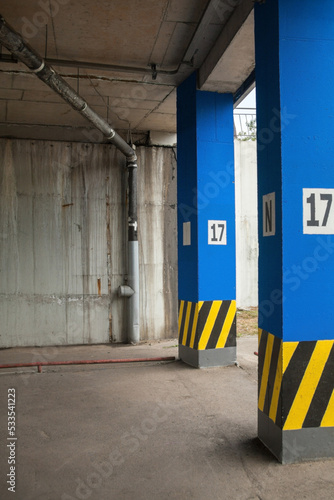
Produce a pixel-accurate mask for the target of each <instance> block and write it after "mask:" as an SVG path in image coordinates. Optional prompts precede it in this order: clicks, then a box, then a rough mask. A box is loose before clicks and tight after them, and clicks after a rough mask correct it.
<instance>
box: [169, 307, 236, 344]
mask: <svg viewBox="0 0 334 500" xmlns="http://www.w3.org/2000/svg"><path fill="white" fill-rule="evenodd" d="M179 342H180V344H181V345H184V346H187V347H190V348H192V349H197V350H207V349H223V348H225V347H232V346H235V345H236V302H235V301H234V300H232V301H231V300H214V301H201V302H198V303H194V302H187V301H182V300H181V301H180V304H179Z"/></svg>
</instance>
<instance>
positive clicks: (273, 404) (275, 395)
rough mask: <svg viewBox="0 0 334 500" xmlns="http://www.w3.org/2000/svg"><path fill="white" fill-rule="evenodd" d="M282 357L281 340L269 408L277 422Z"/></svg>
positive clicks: (270, 415)
mask: <svg viewBox="0 0 334 500" xmlns="http://www.w3.org/2000/svg"><path fill="white" fill-rule="evenodd" d="M281 359H282V342H280V349H279V353H278V358H277V365H276V374H275V381H274V388H273V392H272V397H271V401H270V408H269V418H270V419H271V420H272V421H273V422H276V418H277V412H278V409H279V401H280V393H281V386H282V377H283V373H282V363H281V362H280V360H281Z"/></svg>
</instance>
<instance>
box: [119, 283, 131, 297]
mask: <svg viewBox="0 0 334 500" xmlns="http://www.w3.org/2000/svg"><path fill="white" fill-rule="evenodd" d="M134 293H135V292H134V290H132V288H131V286H128V285H121V286H120V287H118V296H119V297H127V298H130V297H132V295H133V294H134Z"/></svg>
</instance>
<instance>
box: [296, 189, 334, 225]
mask: <svg viewBox="0 0 334 500" xmlns="http://www.w3.org/2000/svg"><path fill="white" fill-rule="evenodd" d="M333 198H334V189H319V188H315V189H306V188H305V189H303V233H304V234H334V206H333Z"/></svg>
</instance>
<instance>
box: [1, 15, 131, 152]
mask: <svg viewBox="0 0 334 500" xmlns="http://www.w3.org/2000/svg"><path fill="white" fill-rule="evenodd" d="M0 43H1V44H2V45H3V46H4V47H6V49H7V50H9V51H10V52H11V53H12V54H13V55H14V56H15V57H17V59H18V60H19V61H21V62H23V63H24V64H25V65H26V66H27V67H28V68H29V69H30V70H31V71H32V72H33V73H35V74H36V76H38V78H39V79H40V80H42V81H43V82H44V83H45V84H46V85H48V86H49V87H50V88H51V89H52V90H54V91H55V92H56V93H57V94H59V95H60V96H61V97H62V98H63V99H64V101H66V102H67V103H68V104H70V105H71V106H72V108H74V109H75V110H76V111H78V112H79V113H80V114H81V115H83V116H84V117H85V118H86V119H87V120H88V121H90V122H91V123H92V124H93V125H94V126H95V127H96V128H97V129H99V130H100V131H101V132H102V133H103V135H104V136H105V137H106V138H107V139H108V140H109V141H110V142H111V143H112V144H114V145H115V146H116V147H117V148H118V149H119V150H120V151H121V152H122V153H123V154H124V155H125V156H126V157H127V158H128V159H129V160H130V161H134V162H135V161H136V160H137V156H136V153H135V152H134V150H133V149H132V148H131V146H129V145H128V144H127V143H126V142H125V141H124V140H123V139H122V137H121V136H120V135H118V134H117V132H115V130H113V129H112V128H111V126H110V125H109V123H107V122H106V121H105V120H104V119H103V118H102V117H101V116H99V115H98V114H97V113H96V112H95V111H94V110H93V109H92V108H91V107H90V106H89V105H88V103H87V102H86V101H85V100H84V99H83V98H82V97H80V95H79V94H77V92H76V91H75V90H74V89H73V88H72V87H71V86H70V85H69V84H68V83H67V82H66V81H65V80H64V79H63V78H62V77H61V76H60V75H59V74H58V73H57V72H56V71H55V70H54V69H53V68H52V67H51V66H49V65H48V64H47V63H46V61H45V60H44V59H43V58H42V57H41V56H40V55H39V54H38V53H37V52H36V51H35V50H34V49H33V48H32V47H30V45H29V44H28V43H26V42H25V41H24V40H23V38H22V36H21V35H20V34H19V33H17V32H16V31H15V30H14V29H13V28H12V27H11V26H9V25H8V24H7V22H6V21H5V19H4V18H3V17H2V16H1V15H0Z"/></svg>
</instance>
